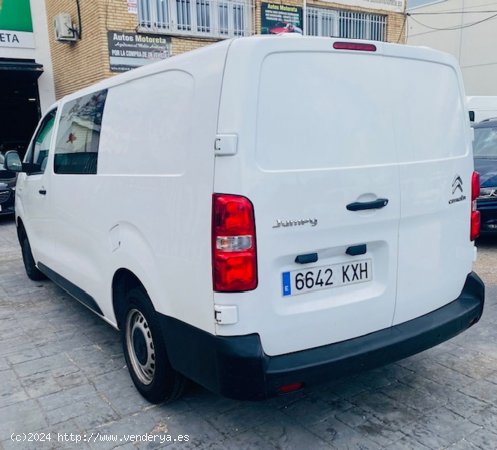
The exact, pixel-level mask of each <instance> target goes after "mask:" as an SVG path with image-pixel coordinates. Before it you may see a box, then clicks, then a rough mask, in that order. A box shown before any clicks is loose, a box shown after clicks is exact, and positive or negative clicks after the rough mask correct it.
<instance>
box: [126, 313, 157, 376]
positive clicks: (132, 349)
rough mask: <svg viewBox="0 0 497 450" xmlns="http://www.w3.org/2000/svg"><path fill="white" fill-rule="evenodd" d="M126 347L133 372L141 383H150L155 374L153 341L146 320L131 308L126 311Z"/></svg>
mask: <svg viewBox="0 0 497 450" xmlns="http://www.w3.org/2000/svg"><path fill="white" fill-rule="evenodd" d="M126 347H127V350H128V355H129V359H130V362H131V366H132V368H133V372H134V373H135V374H136V376H137V377H138V379H139V380H140V382H141V383H143V384H145V385H148V384H150V383H151V382H152V381H153V379H154V375H155V348H154V341H153V339H152V332H151V330H150V327H149V326H148V323H147V320H146V319H145V317H144V316H143V314H142V313H141V312H140V311H138V310H137V309H132V310H131V311H130V312H129V313H128V317H127V320H126ZM144 352H146V354H144Z"/></svg>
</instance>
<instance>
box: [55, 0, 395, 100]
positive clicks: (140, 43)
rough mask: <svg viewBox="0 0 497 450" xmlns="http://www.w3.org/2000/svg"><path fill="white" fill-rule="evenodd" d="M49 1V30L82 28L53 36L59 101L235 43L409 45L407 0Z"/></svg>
mask: <svg viewBox="0 0 497 450" xmlns="http://www.w3.org/2000/svg"><path fill="white" fill-rule="evenodd" d="M45 1H46V6H47V14H48V22H49V24H50V23H52V22H53V21H54V20H56V21H59V18H60V17H61V16H60V15H61V13H68V14H69V15H70V17H71V20H72V22H73V25H72V28H74V29H78V27H80V28H81V29H78V32H77V33H76V34H78V33H79V35H78V36H77V39H76V40H74V41H69V42H61V41H57V40H55V38H54V37H53V34H54V33H53V31H51V39H50V45H51V49H52V55H53V61H54V70H55V81H56V95H57V97H58V98H59V97H61V96H63V95H66V94H68V93H70V92H73V91H75V90H77V89H80V88H83V87H85V86H87V85H89V84H91V83H94V82H96V81H98V80H101V79H103V78H107V77H109V76H112V75H113V74H115V73H117V72H122V71H125V70H129V69H131V68H133V67H137V66H139V65H143V64H146V63H149V62H153V61H156V60H158V59H163V58H167V57H169V56H173V55H177V54H180V53H184V52H186V51H189V50H193V49H196V48H199V47H202V46H204V45H208V44H211V43H213V42H216V41H219V40H222V39H227V38H232V37H240V36H250V35H253V34H277V33H285V32H303V33H304V34H307V35H314V36H337V37H344V38H358V39H373V40H379V41H389V42H401V43H403V42H404V40H405V39H404V35H405V32H404V31H405V15H404V12H405V3H404V0H344V1H343V3H342V2H340V1H338V2H328V1H324V0H314V1H312V2H307V3H303V2H302V0H284V1H283V2H279V1H278V2H263V1H261V0H93V1H91V2H85V3H84V4H83V2H81V4H80V2H79V0H45ZM304 17H306V21H305V23H304V20H303V18H304ZM59 22H60V21H59Z"/></svg>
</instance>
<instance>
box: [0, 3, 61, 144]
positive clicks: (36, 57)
mask: <svg viewBox="0 0 497 450" xmlns="http://www.w3.org/2000/svg"><path fill="white" fill-rule="evenodd" d="M48 36H49V34H48V29H47V17H46V11H45V4H44V3H43V2H42V1H39V0H31V1H30V0H0V99H1V102H0V151H5V150H9V149H18V150H20V151H21V152H24V150H25V147H26V146H27V144H28V142H29V140H30V138H31V135H32V133H33V130H34V128H35V127H36V124H37V122H38V119H39V117H40V114H42V113H43V112H44V111H45V110H46V109H47V108H48V107H49V106H50V105H51V104H52V103H53V102H54V101H55V89H54V81H53V70H52V59H51V55H50V46H49V43H48Z"/></svg>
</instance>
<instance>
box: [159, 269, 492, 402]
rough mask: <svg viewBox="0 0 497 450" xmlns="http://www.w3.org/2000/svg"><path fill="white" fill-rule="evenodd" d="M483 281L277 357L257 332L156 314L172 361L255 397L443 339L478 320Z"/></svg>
mask: <svg viewBox="0 0 497 450" xmlns="http://www.w3.org/2000/svg"><path fill="white" fill-rule="evenodd" d="M484 289H485V288H484V285H483V282H482V281H481V279H480V278H479V277H478V276H477V275H476V274H475V273H471V274H469V275H468V277H467V279H466V283H465V285H464V288H463V290H462V292H461V295H460V296H459V297H458V298H457V299H455V300H454V301H453V302H451V303H449V304H448V305H446V306H443V307H442V308H440V309H437V310H436V311H433V312H431V313H429V314H426V315H424V316H422V317H419V318H416V319H413V320H410V321H408V322H405V323H402V324H400V325H396V326H393V327H391V328H387V329H384V330H380V331H377V332H374V333H371V334H368V335H366V336H361V337H358V338H354V339H350V340H347V341H343V342H339V343H336V344H330V345H325V346H322V347H316V348H312V349H309V350H303V351H299V352H294V353H289V354H285V355H280V356H268V355H266V354H264V352H263V350H262V345H261V341H260V338H259V336H258V335H257V334H251V335H247V336H234V337H223V336H214V335H212V334H210V333H206V332H204V331H202V330H199V329H197V328H195V327H192V326H190V325H187V324H185V323H184V322H180V321H178V320H176V319H172V318H170V317H167V316H160V317H161V321H162V329H163V334H164V339H165V342H166V347H167V351H168V355H169V359H170V361H171V364H172V366H173V367H174V368H175V369H176V370H178V371H179V372H181V373H183V374H184V375H186V376H187V377H188V378H191V379H192V380H194V381H196V382H197V383H199V384H201V385H203V386H205V387H206V388H208V389H210V390H212V391H214V392H217V393H219V394H222V395H224V396H226V397H230V398H235V399H240V400H246V399H247V400H248V399H251V400H255V399H261V398H265V397H269V396H272V395H276V394H277V393H278V389H279V388H280V387H281V386H284V385H288V384H292V383H300V382H303V383H304V384H312V383H317V382H320V381H326V380H331V379H334V378H339V377H342V376H347V375H350V374H353V373H355V372H358V371H361V370H364V369H369V368H373V367H376V366H380V365H383V364H386V363H390V362H393V361H397V360H399V359H402V358H405V357H407V356H410V355H413V354H415V353H418V352H421V351H423V350H426V349H428V348H430V347H433V346H435V345H437V344H440V343H441V342H444V341H446V340H448V339H450V338H452V337H454V336H456V335H457V334H459V333H461V332H463V331H464V330H466V329H467V328H469V327H471V326H472V325H474V324H475V323H476V322H478V320H479V319H480V317H481V315H482V312H483V304H484Z"/></svg>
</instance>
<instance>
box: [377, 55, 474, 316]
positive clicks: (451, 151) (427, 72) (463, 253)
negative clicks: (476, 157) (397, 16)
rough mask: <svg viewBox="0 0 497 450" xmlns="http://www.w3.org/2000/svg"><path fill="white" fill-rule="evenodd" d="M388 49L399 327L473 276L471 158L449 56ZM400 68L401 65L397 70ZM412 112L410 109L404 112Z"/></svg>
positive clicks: (466, 122)
mask: <svg viewBox="0 0 497 450" xmlns="http://www.w3.org/2000/svg"><path fill="white" fill-rule="evenodd" d="M410 50H411V55H410V57H409V58H406V57H405V56H404V57H403V58H402V59H400V58H399V56H400V55H399V53H400V49H399V48H398V47H394V46H390V47H389V49H388V54H389V56H391V57H390V58H387V61H386V63H387V64H386V65H385V70H386V71H388V72H389V73H390V74H391V79H392V81H391V83H390V89H391V92H392V101H393V102H394V103H393V110H394V111H395V114H394V116H393V130H394V133H395V138H396V142H397V147H398V154H399V162H400V191H401V221H400V228H399V271H398V284H397V304H396V311H395V318H394V324H398V323H402V322H405V321H407V320H411V319H414V318H415V317H419V316H422V315H424V314H427V313H428V312H431V311H434V310H436V309H438V308H440V307H442V306H444V305H446V304H447V303H449V302H451V301H453V300H454V299H456V298H457V297H458V296H459V295H460V293H461V290H462V288H463V285H464V282H465V280H466V276H467V274H468V273H469V272H470V271H471V265H472V261H473V257H474V246H473V243H472V242H471V241H470V211H471V176H472V172H473V158H472V150H471V137H470V136H471V135H470V126H469V120H468V114H467V112H466V109H465V106H464V92H463V89H462V85H463V84H462V80H461V76H460V72H459V70H458V69H457V68H456V66H455V64H456V63H455V60H453V58H452V57H450V56H449V55H445V54H442V53H438V52H434V51H429V50H427V49H416V48H411V49H410ZM398 61H401V62H402V65H400V64H399V63H397V62H398ZM406 105H408V107H406Z"/></svg>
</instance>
